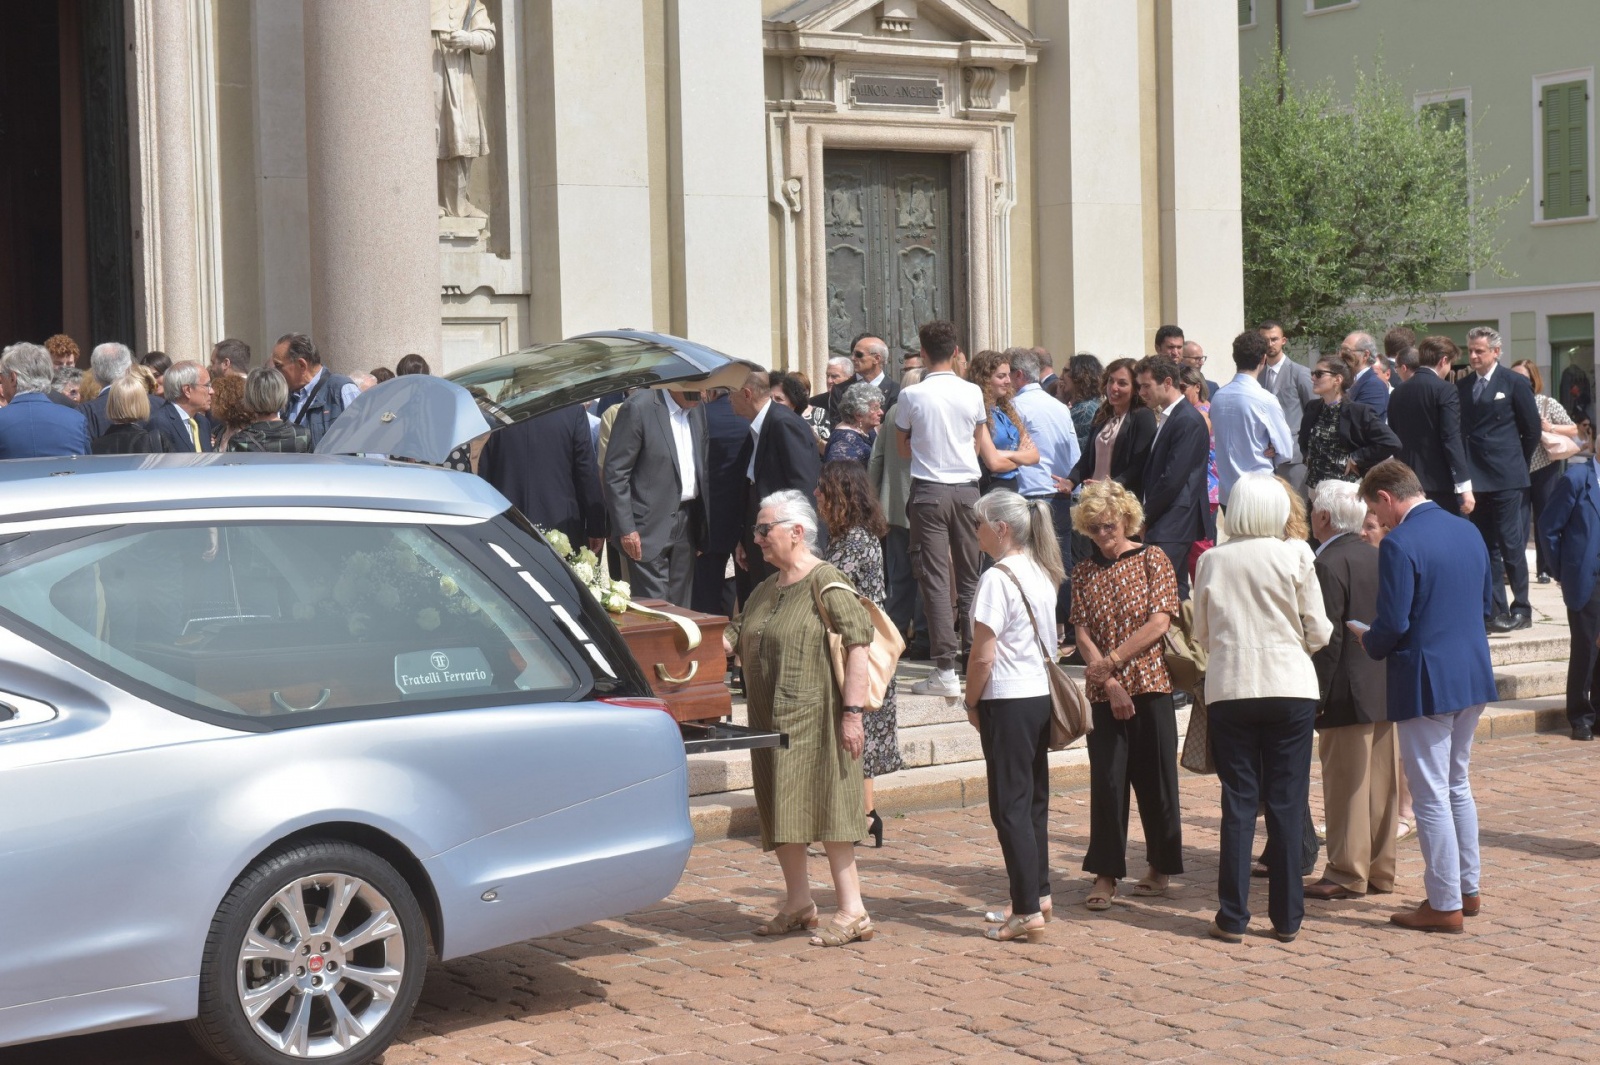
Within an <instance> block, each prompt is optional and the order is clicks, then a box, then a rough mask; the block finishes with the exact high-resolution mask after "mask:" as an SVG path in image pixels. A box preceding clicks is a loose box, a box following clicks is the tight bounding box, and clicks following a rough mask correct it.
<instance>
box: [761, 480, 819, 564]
mask: <svg viewBox="0 0 1600 1065" xmlns="http://www.w3.org/2000/svg"><path fill="white" fill-rule="evenodd" d="M761 509H762V510H771V511H772V520H773V521H775V522H777V523H778V524H779V525H798V526H800V533H801V535H802V536H804V537H805V541H806V550H808V551H815V550H816V549H817V512H816V510H815V509H814V508H813V507H812V506H811V501H810V500H809V499H807V498H806V497H805V493H804V492H797V491H795V490H794V489H793V488H785V489H784V490H783V491H781V492H774V493H772V494H771V495H769V496H767V497H766V498H765V499H763V500H762V501H761Z"/></svg>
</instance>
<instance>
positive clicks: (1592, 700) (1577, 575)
mask: <svg viewBox="0 0 1600 1065" xmlns="http://www.w3.org/2000/svg"><path fill="white" fill-rule="evenodd" d="M1539 535H1540V536H1542V537H1544V550H1545V555H1546V556H1547V557H1548V558H1549V559H1551V560H1552V568H1553V569H1554V570H1555V572H1556V580H1558V581H1560V582H1561V599H1562V601H1563V602H1564V603H1565V604H1566V607H1567V629H1568V631H1569V632H1571V634H1572V649H1571V653H1570V654H1569V656H1568V658H1567V724H1568V725H1570V726H1571V728H1572V738H1573V739H1575V740H1592V739H1594V727H1595V713H1596V709H1597V705H1596V704H1597V702H1600V676H1597V667H1600V646H1597V645H1596V641H1597V640H1600V579H1597V577H1600V467H1597V466H1596V465H1595V464H1594V463H1593V462H1572V463H1571V464H1569V465H1568V466H1567V470H1566V472H1565V473H1564V474H1562V475H1561V478H1560V479H1559V480H1557V481H1556V483H1555V485H1554V486H1553V487H1552V489H1551V491H1550V502H1549V503H1547V504H1545V508H1544V513H1543V514H1541V515H1539Z"/></svg>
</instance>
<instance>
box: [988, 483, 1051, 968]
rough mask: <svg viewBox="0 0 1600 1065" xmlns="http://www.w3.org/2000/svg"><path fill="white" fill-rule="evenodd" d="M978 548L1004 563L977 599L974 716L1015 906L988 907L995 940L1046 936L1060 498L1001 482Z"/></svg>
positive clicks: (991, 499)
mask: <svg viewBox="0 0 1600 1065" xmlns="http://www.w3.org/2000/svg"><path fill="white" fill-rule="evenodd" d="M973 509H974V513H975V516H976V517H977V520H978V546H979V547H980V548H982V549H983V552H984V554H986V555H988V556H989V557H990V558H992V559H994V565H993V566H991V567H990V568H989V569H988V570H987V571H985V572H984V574H983V576H982V577H980V578H979V580H978V592H977V595H976V596H974V597H973V601H972V654H971V657H970V658H969V659H968V661H967V697H966V701H967V720H969V721H971V722H972V725H973V727H974V728H976V729H977V730H978V736H979V738H980V740H981V741H982V743H983V760H984V764H985V766H986V767H987V769H988V775H989V817H990V819H991V820H992V821H993V822H994V827H995V832H996V834H997V835H998V836H999V837H1000V853H1001V854H1002V855H1003V856H1004V857H1005V863H1006V877H1007V879H1008V880H1009V881H1010V888H1011V904H1010V906H1008V907H1006V908H1005V909H1004V910H999V911H996V912H993V913H989V914H987V915H986V916H987V918H988V920H989V922H990V923H992V924H997V925H999V926H1000V927H998V928H991V929H989V930H988V932H987V933H986V935H988V937H989V938H990V939H995V940H999V941H1001V942H1006V941H1009V940H1013V939H1026V940H1028V941H1029V942H1037V941H1038V940H1040V939H1042V938H1044V926H1045V922H1046V921H1048V920H1050V858H1049V847H1048V844H1049V814H1050V765H1049V762H1048V760H1047V755H1048V754H1049V742H1050V678H1049V675H1048V674H1047V673H1046V672H1045V655H1046V654H1047V653H1049V651H1048V650H1047V649H1053V648H1054V647H1055V636H1056V622H1055V618H1056V614H1055V610H1056V606H1055V604H1056V589H1057V588H1059V587H1060V586H1061V581H1062V578H1063V577H1064V576H1065V574H1064V573H1063V572H1062V568H1061V549H1060V547H1059V546H1058V545H1057V543H1056V532H1055V524H1054V522H1053V520H1052V519H1051V516H1050V503H1049V501H1048V500H1044V499H1039V500H1033V501H1029V500H1026V499H1023V498H1022V497H1021V496H1020V495H1018V494H1017V493H1015V492H1011V491H1007V490H1006V489H1003V488H998V489H995V490H994V491H992V492H990V493H989V494H988V495H986V496H983V497H982V498H980V499H979V500H978V502H977V505H976V506H975V507H974V508H973Z"/></svg>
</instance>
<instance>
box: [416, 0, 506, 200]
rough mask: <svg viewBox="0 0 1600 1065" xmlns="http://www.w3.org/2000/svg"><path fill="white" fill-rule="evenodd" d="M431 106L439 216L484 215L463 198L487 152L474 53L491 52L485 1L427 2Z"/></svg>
mask: <svg viewBox="0 0 1600 1065" xmlns="http://www.w3.org/2000/svg"><path fill="white" fill-rule="evenodd" d="M431 2H432V27H433V104H434V115H435V116H436V122H435V129H436V130H437V134H438V149H439V155H438V160H439V217H440V218H483V217H486V216H485V214H484V212H483V210H482V209H481V208H479V207H478V206H476V205H475V204H473V203H472V201H471V200H469V199H468V198H467V181H468V179H469V178H470V177H471V176H472V161H473V160H474V159H477V158H478V157H480V156H484V155H488V154H489V128H488V126H487V125H486V124H485V123H484V120H483V105H482V103H481V102H480V101H479V99H478V85H477V78H476V76H475V75H474V74H473V73H472V57H473V56H474V55H483V54H485V53H486V52H492V51H494V44H495V40H494V23H492V22H490V21H489V12H488V11H486V10H485V9H484V5H483V0H431Z"/></svg>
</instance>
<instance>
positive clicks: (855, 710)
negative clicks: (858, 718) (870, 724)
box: [844, 706, 865, 714]
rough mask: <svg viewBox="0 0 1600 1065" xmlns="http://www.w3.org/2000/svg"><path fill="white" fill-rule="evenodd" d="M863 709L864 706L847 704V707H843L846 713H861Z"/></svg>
mask: <svg viewBox="0 0 1600 1065" xmlns="http://www.w3.org/2000/svg"><path fill="white" fill-rule="evenodd" d="M863 709H865V707H860V706H847V707H845V708H844V712H845V713H847V714H859V713H861V711H862V710H863Z"/></svg>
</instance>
